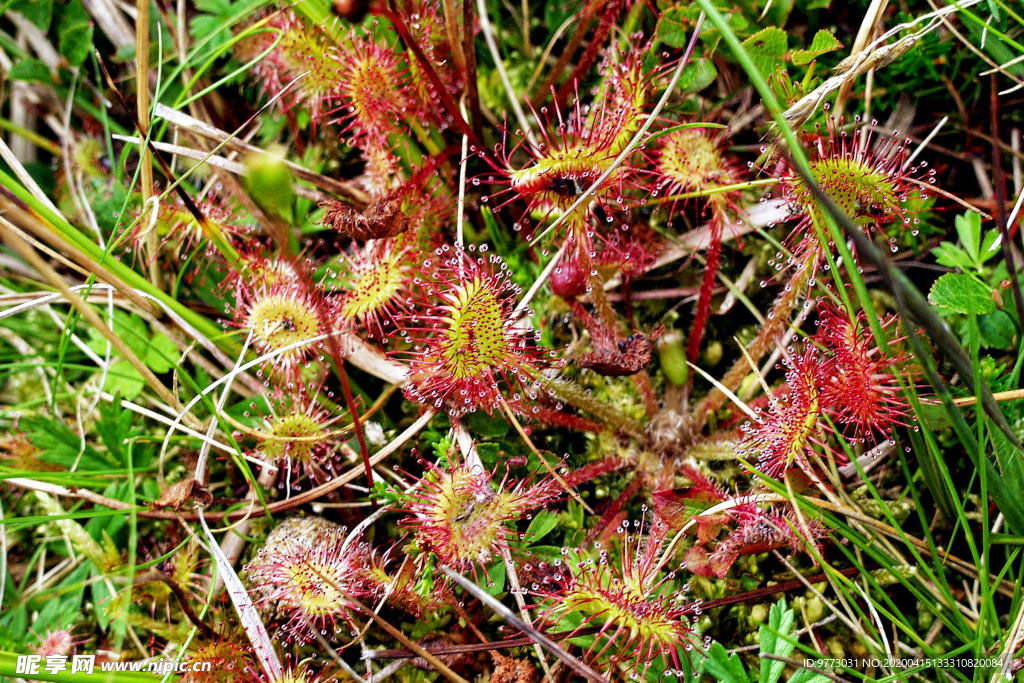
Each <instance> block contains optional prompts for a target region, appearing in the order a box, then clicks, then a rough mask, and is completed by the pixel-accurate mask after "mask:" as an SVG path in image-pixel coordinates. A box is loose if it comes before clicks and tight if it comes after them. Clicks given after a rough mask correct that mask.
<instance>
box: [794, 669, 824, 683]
mask: <svg viewBox="0 0 1024 683" xmlns="http://www.w3.org/2000/svg"><path fill="white" fill-rule="evenodd" d="M789 683H829V678H828V676H822V675H821V674H819V673H815V672H814V671H811V670H810V669H800V670H799V671H797V672H796V673H795V674H793V675H792V676H791V677H790V679H789Z"/></svg>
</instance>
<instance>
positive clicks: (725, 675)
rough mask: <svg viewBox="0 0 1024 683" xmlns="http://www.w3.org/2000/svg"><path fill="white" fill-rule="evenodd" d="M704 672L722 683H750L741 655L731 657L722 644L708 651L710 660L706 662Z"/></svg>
mask: <svg viewBox="0 0 1024 683" xmlns="http://www.w3.org/2000/svg"><path fill="white" fill-rule="evenodd" d="M704 671H706V672H707V673H709V674H711V675H712V676H714V677H715V678H717V679H718V680H719V681H720V682H721V683H750V679H749V678H747V671H746V669H744V668H743V662H741V661H740V658H739V655H737V654H735V653H733V654H732V655H730V654H729V653H728V652H726V651H725V648H724V647H722V644H721V643H714V644H713V645H712V646H711V648H710V649H709V650H708V658H707V659H705V660H704Z"/></svg>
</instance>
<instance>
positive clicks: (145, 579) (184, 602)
mask: <svg viewBox="0 0 1024 683" xmlns="http://www.w3.org/2000/svg"><path fill="white" fill-rule="evenodd" d="M154 582H159V583H162V584H164V585H165V586H167V587H168V588H170V589H171V592H172V593H174V597H175V598H177V600H178V605H179V606H180V607H181V611H182V612H184V614H185V616H186V617H188V620H189V621H191V622H192V623H193V624H195V627H196V628H198V629H199V631H200V633H202V634H203V637H204V638H208V639H212V638H213V637H214V636H215V634H214V632H213V629H212V628H211V627H210V626H209V625H208V624H206V623H205V622H204V621H203V620H202V619H200V618H199V615H198V614H196V613H195V610H193V609H192V605H191V604H190V603H189V601H188V594H187V593H186V592H185V589H184V588H182V587H181V584H179V583H178V582H177V581H175V580H174V579H172V578H171V577H169V576H167V574H164V573H163V572H162V571H160V570H158V569H151V570H149V571H148V572H146V573H145V574H140V575H138V576H136V577H135V585H136V586H141V585H143V584H147V583H154Z"/></svg>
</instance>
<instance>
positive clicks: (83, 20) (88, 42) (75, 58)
mask: <svg viewBox="0 0 1024 683" xmlns="http://www.w3.org/2000/svg"><path fill="white" fill-rule="evenodd" d="M92 31H93V28H92V19H90V17H89V12H88V11H86V9H85V5H83V4H82V0H71V2H69V3H68V4H67V5H65V6H64V7H62V8H61V14H60V20H59V21H58V22H57V35H58V36H59V38H60V44H59V45H60V53H61V55H62V56H63V57H64V59H66V60H68V64H70V65H71V66H81V65H82V64H83V63H84V62H85V58H86V57H88V56H89V50H90V49H92Z"/></svg>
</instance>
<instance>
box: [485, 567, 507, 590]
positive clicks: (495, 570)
mask: <svg viewBox="0 0 1024 683" xmlns="http://www.w3.org/2000/svg"><path fill="white" fill-rule="evenodd" d="M505 575H506V571H505V561H504V560H498V561H497V562H495V563H494V564H492V565H490V566H489V567H487V574H486V577H487V578H486V580H485V581H484V585H483V586H481V588H483V589H484V592H486V593H487V594H488V595H490V596H491V597H497V596H498V595H499V594H501V593H502V592H504V590H505Z"/></svg>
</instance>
